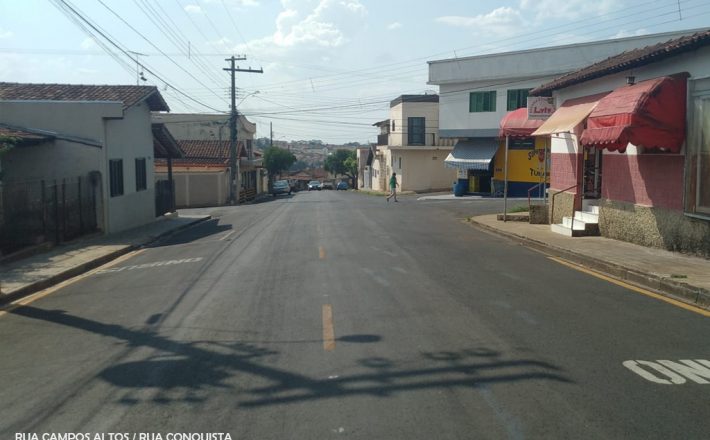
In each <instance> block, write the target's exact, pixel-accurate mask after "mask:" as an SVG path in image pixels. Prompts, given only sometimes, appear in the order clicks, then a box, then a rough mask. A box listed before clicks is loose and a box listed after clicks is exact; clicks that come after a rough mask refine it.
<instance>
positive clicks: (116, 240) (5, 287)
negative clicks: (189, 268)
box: [0, 215, 210, 303]
mask: <svg viewBox="0 0 710 440" xmlns="http://www.w3.org/2000/svg"><path fill="white" fill-rule="evenodd" d="M209 218H210V216H204V215H200V216H184V215H182V216H179V217H177V216H175V217H162V218H160V219H157V220H156V221H155V222H153V223H150V224H147V225H144V226H140V227H138V228H134V229H130V230H127V231H123V232H120V233H118V234H112V235H94V236H90V237H85V238H82V239H78V240H76V241H72V242H71V243H68V244H65V245H60V246H57V247H54V248H52V249H51V250H49V251H47V252H44V253H41V254H36V255H33V256H30V257H27V258H23V259H20V260H17V261H12V262H9V263H7V264H4V263H3V264H0V303H3V302H6V301H10V300H14V299H17V298H20V297H22V296H26V295H29V294H31V293H34V292H37V291H39V290H42V289H46V288H47V287H50V286H53V285H55V284H58V283H60V282H62V281H64V280H66V279H68V278H71V277H74V276H77V275H79V274H81V273H84V272H87V271H89V270H91V269H93V268H95V267H98V266H101V265H102V264H105V263H108V262H109V261H111V260H113V259H115V258H118V257H120V256H121V255H123V254H126V253H128V252H130V251H132V250H135V249H137V248H139V247H140V246H142V245H145V244H148V243H150V242H152V241H155V240H157V239H159V238H162V237H165V236H167V235H170V234H172V233H175V232H177V231H180V230H182V229H185V228H187V227H189V226H191V225H194V224H196V223H199V222H202V221H204V220H207V219H209Z"/></svg>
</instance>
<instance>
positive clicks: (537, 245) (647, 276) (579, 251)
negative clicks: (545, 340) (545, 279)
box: [470, 214, 710, 310]
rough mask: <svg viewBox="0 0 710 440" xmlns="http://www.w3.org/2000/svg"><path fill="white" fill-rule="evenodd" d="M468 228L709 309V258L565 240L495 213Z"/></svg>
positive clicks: (606, 242) (585, 239)
mask: <svg viewBox="0 0 710 440" xmlns="http://www.w3.org/2000/svg"><path fill="white" fill-rule="evenodd" d="M470 221H471V224H473V225H475V226H478V227H480V228H483V229H486V230H489V231H492V232H495V233H497V234H500V235H503V236H506V237H509V238H512V239H515V240H517V241H520V242H522V243H523V244H525V245H526V246H529V247H531V248H534V249H537V250H540V251H542V252H545V253H547V254H550V255H553V256H558V257H561V258H564V259H565V260H567V261H570V262H572V263H576V264H578V265H581V266H585V267H587V268H589V269H592V270H595V271H598V272H603V273H605V274H608V275H610V276H612V277H614V278H617V279H620V280H623V281H626V282H628V283H630V284H635V285H637V286H640V287H645V288H648V289H651V290H654V291H656V292H659V293H662V294H664V295H666V296H670V297H674V298H676V299H680V300H681V301H683V302H686V303H689V304H692V305H695V306H697V307H700V308H703V309H706V310H710V260H706V259H703V258H698V257H691V256H687V255H683V254H680V253H676V252H670V251H665V250H662V249H655V248H648V247H645V246H639V245H635V244H631V243H627V242H624V241H619V240H612V239H609V238H604V237H574V238H572V237H566V236H563V235H560V234H556V233H554V232H552V231H550V226H549V225H531V224H529V223H524V222H511V221H509V222H502V221H499V220H497V215H496V214H492V215H482V216H477V217H472V218H471V219H470Z"/></svg>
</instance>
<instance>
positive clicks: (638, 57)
mask: <svg viewBox="0 0 710 440" xmlns="http://www.w3.org/2000/svg"><path fill="white" fill-rule="evenodd" d="M707 45H710V29H708V30H705V31H702V32H697V33H695V34H693V35H686V36H683V37H680V38H676V39H673V40H669V41H666V42H665V43H658V44H654V45H651V46H646V47H642V48H640V49H634V50H629V51H626V52H622V53H620V54H619V55H615V56H613V57H610V58H607V59H606V60H603V61H600V62H598V63H595V64H592V65H590V66H587V67H585V68H583V69H580V70H577V71H576V72H572V73H568V74H567V75H563V76H561V77H559V78H556V79H554V80H552V81H550V82H548V83H546V84H543V85H541V86H539V87H536V88H534V89H533V90H531V91H530V95H531V96H535V95H545V94H548V93H550V92H552V91H553V90H558V89H563V88H565V87H569V86H572V85H575V84H579V83H583V82H585V81H589V80H592V79H595V78H600V77H602V76H606V75H609V74H611V73H615V72H623V71H625V70H629V69H633V68H635V67H640V66H645V65H647V64H651V63H655V62H658V61H661V60H664V59H666V58H669V57H672V56H676V55H680V54H682V53H685V52H690V51H693V50H696V49H698V48H700V47H704V46H707Z"/></svg>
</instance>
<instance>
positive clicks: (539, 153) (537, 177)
mask: <svg viewBox="0 0 710 440" xmlns="http://www.w3.org/2000/svg"><path fill="white" fill-rule="evenodd" d="M546 141H547V140H546V139H545V138H541V137H538V138H536V139H535V146H534V148H532V149H509V150H508V181H509V182H534V183H538V182H542V180H543V174H545V143H546ZM504 166H505V140H502V141H501V143H500V146H499V147H498V151H497V152H496V157H495V168H494V171H493V179H495V180H500V181H502V180H505V171H504V169H503V167H504ZM549 181H550V154H549V151H548V154H547V182H549Z"/></svg>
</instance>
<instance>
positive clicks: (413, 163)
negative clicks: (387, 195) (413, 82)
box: [361, 95, 455, 192]
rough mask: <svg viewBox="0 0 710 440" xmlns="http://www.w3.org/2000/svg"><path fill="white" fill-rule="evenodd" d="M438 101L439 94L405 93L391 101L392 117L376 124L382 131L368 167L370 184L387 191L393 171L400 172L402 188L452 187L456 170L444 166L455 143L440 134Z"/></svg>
mask: <svg viewBox="0 0 710 440" xmlns="http://www.w3.org/2000/svg"><path fill="white" fill-rule="evenodd" d="M438 103H439V97H438V95H402V96H399V97H397V98H396V99H394V100H392V101H391V102H390V114H389V116H390V117H389V119H387V120H385V121H381V122H378V123H376V124H374V125H375V126H378V127H379V128H380V134H379V135H378V137H377V139H378V145H377V147H376V150H375V152H374V157H373V158H372V160H371V166H370V168H369V169H366V171H365V174H366V175H367V174H368V172H369V180H370V185H369V188H372V189H373V190H376V191H387V190H388V184H389V183H388V182H389V177H390V176H391V175H392V173H397V182H398V183H399V190H400V191H416V192H426V191H436V190H443V189H449V188H451V185H452V183H453V181H454V179H455V174H454V172H452V171H451V170H449V169H447V168H446V167H444V159H445V158H446V155H447V154H448V153H449V152H450V151H451V149H452V147H453V144H452V142H451V141H450V140H442V139H441V138H440V137H439V124H438V120H439V109H438V107H439V106H438ZM361 154H362V153H361ZM364 186H367V185H366V184H365V185H364Z"/></svg>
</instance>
